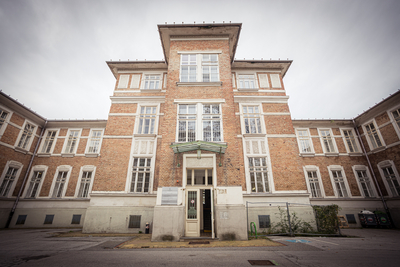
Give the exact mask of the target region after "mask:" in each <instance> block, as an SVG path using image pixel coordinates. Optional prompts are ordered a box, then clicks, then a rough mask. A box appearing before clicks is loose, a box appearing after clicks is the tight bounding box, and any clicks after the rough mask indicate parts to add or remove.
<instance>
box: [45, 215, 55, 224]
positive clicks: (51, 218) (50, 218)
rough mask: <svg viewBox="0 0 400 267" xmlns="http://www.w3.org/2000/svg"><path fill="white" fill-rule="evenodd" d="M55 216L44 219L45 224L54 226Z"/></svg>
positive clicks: (47, 216)
mask: <svg viewBox="0 0 400 267" xmlns="http://www.w3.org/2000/svg"><path fill="white" fill-rule="evenodd" d="M53 219H54V214H53V215H46V217H45V218H44V223H43V224H53Z"/></svg>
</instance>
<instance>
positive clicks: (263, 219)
mask: <svg viewBox="0 0 400 267" xmlns="http://www.w3.org/2000/svg"><path fill="white" fill-rule="evenodd" d="M258 226H259V227H258V228H270V227H271V221H270V219H269V215H258Z"/></svg>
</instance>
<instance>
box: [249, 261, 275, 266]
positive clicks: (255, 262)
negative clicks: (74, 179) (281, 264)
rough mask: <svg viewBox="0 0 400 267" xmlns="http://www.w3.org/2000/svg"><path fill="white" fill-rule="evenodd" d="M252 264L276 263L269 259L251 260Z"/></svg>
mask: <svg viewBox="0 0 400 267" xmlns="http://www.w3.org/2000/svg"><path fill="white" fill-rule="evenodd" d="M249 263H250V264H251V265H275V264H274V263H273V262H272V261H269V260H249Z"/></svg>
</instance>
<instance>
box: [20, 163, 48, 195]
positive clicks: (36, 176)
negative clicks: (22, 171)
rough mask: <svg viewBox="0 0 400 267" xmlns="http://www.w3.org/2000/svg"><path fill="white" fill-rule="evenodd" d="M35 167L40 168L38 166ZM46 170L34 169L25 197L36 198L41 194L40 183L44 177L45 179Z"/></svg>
mask: <svg viewBox="0 0 400 267" xmlns="http://www.w3.org/2000/svg"><path fill="white" fill-rule="evenodd" d="M33 169H38V168H37V167H36V166H35V167H34V168H33ZM45 172H46V170H34V171H33V173H32V174H31V180H30V181H29V185H28V189H27V191H26V194H25V198H35V197H37V196H38V194H39V190H40V188H39V187H40V185H41V182H42V179H44V175H45Z"/></svg>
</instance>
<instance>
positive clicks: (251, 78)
mask: <svg viewBox="0 0 400 267" xmlns="http://www.w3.org/2000/svg"><path fill="white" fill-rule="evenodd" d="M238 85H239V87H238V88H239V89H253V88H257V87H256V77H255V75H253V74H239V75H238Z"/></svg>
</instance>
